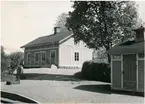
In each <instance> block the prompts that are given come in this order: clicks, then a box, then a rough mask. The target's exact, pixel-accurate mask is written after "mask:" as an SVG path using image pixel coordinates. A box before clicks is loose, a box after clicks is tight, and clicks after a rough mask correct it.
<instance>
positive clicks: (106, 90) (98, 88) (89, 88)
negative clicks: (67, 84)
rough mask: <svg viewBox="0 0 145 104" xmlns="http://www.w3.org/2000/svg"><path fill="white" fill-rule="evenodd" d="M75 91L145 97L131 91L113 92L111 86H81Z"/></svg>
mask: <svg viewBox="0 0 145 104" xmlns="http://www.w3.org/2000/svg"><path fill="white" fill-rule="evenodd" d="M74 89H78V90H84V91H91V92H96V93H103V94H122V95H131V96H142V97H144V94H143V93H137V92H136V93H134V92H130V91H119V90H111V86H110V84H98V85H80V86H77V87H75V88H74Z"/></svg>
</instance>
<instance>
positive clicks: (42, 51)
mask: <svg viewBox="0 0 145 104" xmlns="http://www.w3.org/2000/svg"><path fill="white" fill-rule="evenodd" d="M54 30H55V32H54V34H52V35H49V36H43V37H39V38H37V39H35V40H33V41H31V42H30V43H28V44H26V45H24V46H22V47H21V48H24V67H27V68H32V67H51V65H56V66H57V67H58V68H79V67H82V64H83V62H84V61H86V60H92V52H93V50H92V49H89V48H88V47H86V46H85V44H84V43H83V42H82V41H80V42H79V43H77V44H76V43H75V42H74V38H73V37H72V35H73V34H72V32H69V31H66V32H58V31H57V29H56V28H55V29H54Z"/></svg>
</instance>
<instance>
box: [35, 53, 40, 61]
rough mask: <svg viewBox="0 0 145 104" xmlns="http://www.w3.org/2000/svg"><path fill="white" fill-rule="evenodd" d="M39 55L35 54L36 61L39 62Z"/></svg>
mask: <svg viewBox="0 0 145 104" xmlns="http://www.w3.org/2000/svg"><path fill="white" fill-rule="evenodd" d="M38 60H39V59H38V53H35V61H38Z"/></svg>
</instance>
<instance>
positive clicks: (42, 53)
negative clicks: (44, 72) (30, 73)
mask: <svg viewBox="0 0 145 104" xmlns="http://www.w3.org/2000/svg"><path fill="white" fill-rule="evenodd" d="M43 55H44V56H43ZM43 59H45V60H43ZM41 61H42V62H45V61H46V51H42V52H41Z"/></svg>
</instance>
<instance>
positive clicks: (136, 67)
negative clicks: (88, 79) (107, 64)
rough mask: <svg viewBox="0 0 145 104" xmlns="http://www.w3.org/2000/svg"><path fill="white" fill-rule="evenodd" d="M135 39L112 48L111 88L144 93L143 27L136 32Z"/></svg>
mask: <svg viewBox="0 0 145 104" xmlns="http://www.w3.org/2000/svg"><path fill="white" fill-rule="evenodd" d="M134 31H135V32H136V38H135V39H133V40H127V41H125V42H122V43H120V44H118V45H116V46H114V47H113V48H112V49H111V50H110V51H109V52H110V55H111V88H112V89H116V90H127V91H135V92H144V87H145V86H144V73H145V68H144V63H145V53H144V45H145V40H144V31H145V28H144V27H140V28H138V29H136V30H134Z"/></svg>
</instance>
